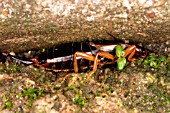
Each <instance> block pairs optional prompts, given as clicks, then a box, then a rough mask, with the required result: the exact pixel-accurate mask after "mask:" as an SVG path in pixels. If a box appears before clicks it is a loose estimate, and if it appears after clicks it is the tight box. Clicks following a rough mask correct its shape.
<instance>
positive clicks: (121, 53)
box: [116, 45, 124, 57]
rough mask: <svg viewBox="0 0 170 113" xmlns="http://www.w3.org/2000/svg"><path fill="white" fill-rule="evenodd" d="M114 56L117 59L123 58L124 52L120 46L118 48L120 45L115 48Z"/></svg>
mask: <svg viewBox="0 0 170 113" xmlns="http://www.w3.org/2000/svg"><path fill="white" fill-rule="evenodd" d="M116 55H117V56H118V57H121V56H124V50H123V48H122V46H120V45H117V46H116Z"/></svg>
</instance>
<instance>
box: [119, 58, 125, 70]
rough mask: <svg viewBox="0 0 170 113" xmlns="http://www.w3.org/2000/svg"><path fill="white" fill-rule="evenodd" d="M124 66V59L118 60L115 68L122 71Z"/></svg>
mask: <svg viewBox="0 0 170 113" xmlns="http://www.w3.org/2000/svg"><path fill="white" fill-rule="evenodd" d="M125 65H126V58H118V60H117V67H118V70H122V69H123V68H124V67H125Z"/></svg>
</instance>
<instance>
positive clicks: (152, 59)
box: [144, 54, 166, 68]
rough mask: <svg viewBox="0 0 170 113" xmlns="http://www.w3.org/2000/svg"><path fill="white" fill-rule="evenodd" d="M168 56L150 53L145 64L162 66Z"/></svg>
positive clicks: (156, 66)
mask: <svg viewBox="0 0 170 113" xmlns="http://www.w3.org/2000/svg"><path fill="white" fill-rule="evenodd" d="M165 60H166V58H165V57H162V56H159V57H156V56H155V55H154V54H150V55H149V57H148V59H146V60H145V61H144V65H145V66H147V65H148V66H151V67H153V68H158V67H159V66H160V64H161V63H162V62H163V61H165Z"/></svg>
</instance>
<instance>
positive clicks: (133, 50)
mask: <svg viewBox="0 0 170 113" xmlns="http://www.w3.org/2000/svg"><path fill="white" fill-rule="evenodd" d="M135 52H136V46H135V45H132V46H130V47H128V48H127V49H126V50H125V55H124V57H127V56H128V55H129V54H130V55H129V57H128V61H134V60H135V58H132V57H133V55H134V54H135Z"/></svg>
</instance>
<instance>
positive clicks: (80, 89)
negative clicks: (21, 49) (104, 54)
mask: <svg viewBox="0 0 170 113" xmlns="http://www.w3.org/2000/svg"><path fill="white" fill-rule="evenodd" d="M169 60H170V56H169V57H168V56H161V55H155V54H151V55H150V56H149V57H148V58H147V59H146V60H145V62H144V63H143V65H142V66H141V67H140V68H137V67H136V65H139V64H140V62H141V61H142V60H138V61H136V62H133V63H131V64H130V65H128V66H127V67H126V68H125V69H124V70H123V71H121V72H120V71H118V70H117V69H112V68H100V69H98V70H97V72H96V73H95V74H94V75H93V76H91V78H90V79H89V80H88V81H87V80H86V75H87V73H52V72H50V71H45V70H43V69H39V68H36V67H33V66H25V65H22V64H18V63H16V62H13V63H9V62H6V63H5V64H2V63H1V64H0V92H1V94H0V106H1V108H0V112H1V113H9V112H17V113H21V112H22V113H23V112H30V113H66V112H67V113H89V112H90V113H98V112H107V113H116V112H117V113H118V112H119V113H155V112H159V113H163V112H170V61H169Z"/></svg>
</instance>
